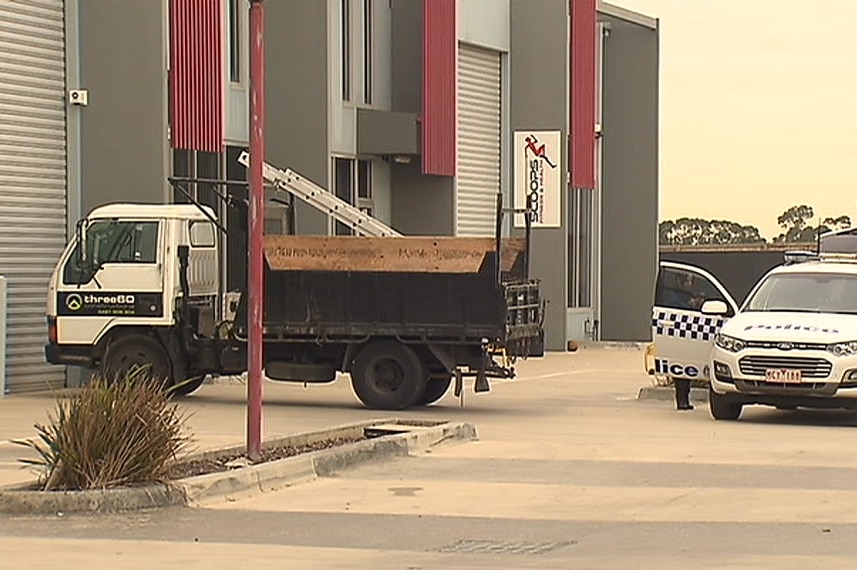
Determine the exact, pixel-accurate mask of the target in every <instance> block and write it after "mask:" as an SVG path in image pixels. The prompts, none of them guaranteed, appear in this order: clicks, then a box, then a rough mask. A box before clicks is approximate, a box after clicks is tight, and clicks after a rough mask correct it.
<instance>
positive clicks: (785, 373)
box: [765, 368, 803, 384]
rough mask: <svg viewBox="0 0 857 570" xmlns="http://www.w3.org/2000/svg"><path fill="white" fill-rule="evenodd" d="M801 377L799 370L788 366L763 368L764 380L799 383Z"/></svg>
mask: <svg viewBox="0 0 857 570" xmlns="http://www.w3.org/2000/svg"><path fill="white" fill-rule="evenodd" d="M802 378H803V375H802V374H801V372H800V370H794V369H790V368H768V369H767V370H765V382H778V383H781V384H799V383H800V382H801V380H802Z"/></svg>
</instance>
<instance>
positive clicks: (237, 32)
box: [229, 0, 242, 83]
mask: <svg viewBox="0 0 857 570" xmlns="http://www.w3.org/2000/svg"><path fill="white" fill-rule="evenodd" d="M241 2H242V0H229V80H230V81H232V82H233V83H240V82H241V10H240V8H239V5H240V4H241Z"/></svg>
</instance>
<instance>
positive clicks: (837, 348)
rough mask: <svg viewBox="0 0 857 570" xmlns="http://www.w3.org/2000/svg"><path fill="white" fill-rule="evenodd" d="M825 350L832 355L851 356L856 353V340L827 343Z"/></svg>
mask: <svg viewBox="0 0 857 570" xmlns="http://www.w3.org/2000/svg"><path fill="white" fill-rule="evenodd" d="M827 350H828V351H829V352H831V353H832V354H833V355H834V356H853V355H855V354H857V340H852V341H848V342H837V343H836V344H829V345H827Z"/></svg>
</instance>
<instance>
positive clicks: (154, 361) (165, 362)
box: [101, 334, 172, 386]
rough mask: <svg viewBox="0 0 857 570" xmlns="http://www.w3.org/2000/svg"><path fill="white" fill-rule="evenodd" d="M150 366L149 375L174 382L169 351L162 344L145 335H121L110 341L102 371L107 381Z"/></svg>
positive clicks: (166, 382)
mask: <svg viewBox="0 0 857 570" xmlns="http://www.w3.org/2000/svg"><path fill="white" fill-rule="evenodd" d="M144 366H148V367H149V375H150V376H151V377H152V378H154V379H156V380H158V381H162V382H163V383H164V386H170V385H171V384H172V365H171V364H170V357H169V355H168V354H167V351H166V350H165V349H164V347H163V346H161V344H160V343H159V342H158V341H156V340H154V339H152V338H150V337H148V336H143V335H137V334H135V335H128V336H123V337H119V338H118V339H116V340H114V341H113V342H111V343H110V345H109V346H108V347H107V352H106V354H105V355H104V360H103V362H102V363H101V371H102V373H103V375H104V378H105V380H106V381H107V382H114V381H115V380H117V379H121V378H123V377H125V376H126V375H127V374H128V373H130V372H132V371H134V370H135V369H137V368H141V367H144Z"/></svg>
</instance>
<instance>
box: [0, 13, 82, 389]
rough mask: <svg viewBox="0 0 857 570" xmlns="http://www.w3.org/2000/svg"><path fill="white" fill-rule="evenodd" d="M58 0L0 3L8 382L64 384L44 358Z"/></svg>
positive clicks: (60, 232) (59, 176)
mask: <svg viewBox="0 0 857 570" xmlns="http://www.w3.org/2000/svg"><path fill="white" fill-rule="evenodd" d="M64 32H65V25H64V12H63V2H62V0H21V1H17V2H9V1H0V275H3V276H5V277H6V279H7V284H8V311H7V333H6V334H7V337H6V339H7V350H6V385H7V388H8V389H9V391H10V392H16V391H24V390H37V389H48V388H52V387H57V386H62V385H63V384H64V382H65V371H64V369H63V367H60V366H50V365H48V364H46V363H45V358H44V344H45V342H46V340H47V327H46V324H45V302H46V297H47V287H48V281H49V279H50V275H51V271H52V269H53V266H54V264H55V263H56V260H57V258H58V257H59V255H60V253H61V252H62V249H63V246H64V244H65V241H66V146H65V145H66V116H65V114H66V107H65V89H66V87H65V45H64V37H65V34H64Z"/></svg>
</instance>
